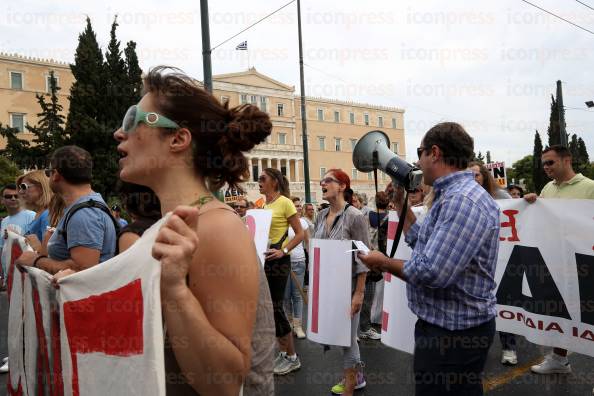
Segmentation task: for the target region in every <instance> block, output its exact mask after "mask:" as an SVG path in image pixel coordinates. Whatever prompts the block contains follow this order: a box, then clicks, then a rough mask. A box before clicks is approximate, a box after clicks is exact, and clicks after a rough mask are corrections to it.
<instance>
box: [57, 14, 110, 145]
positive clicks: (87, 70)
mask: <svg viewBox="0 0 594 396" xmlns="http://www.w3.org/2000/svg"><path fill="white" fill-rule="evenodd" d="M70 70H71V71H72V75H73V76H74V79H75V81H74V83H73V84H72V86H71V87H70V96H69V97H68V99H69V100H70V108H69V111H68V118H67V120H66V134H67V135H68V136H69V137H70V143H72V144H77V145H79V146H81V147H83V148H85V149H87V150H88V149H89V148H92V147H96V146H97V145H98V144H99V142H100V140H99V139H97V131H98V129H100V125H99V123H100V122H101V118H102V112H103V110H104V109H103V106H101V104H102V100H101V99H102V94H103V54H102V53H101V49H100V48H99V43H97V36H96V34H95V32H94V31H93V27H92V26H91V20H90V18H89V17H87V25H86V27H85V30H84V31H83V32H82V33H81V34H80V35H79V36H78V47H77V48H76V53H75V55H74V64H71V65H70Z"/></svg>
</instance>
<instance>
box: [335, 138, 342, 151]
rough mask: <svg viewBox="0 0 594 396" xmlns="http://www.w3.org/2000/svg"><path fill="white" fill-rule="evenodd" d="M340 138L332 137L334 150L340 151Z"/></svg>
mask: <svg viewBox="0 0 594 396" xmlns="http://www.w3.org/2000/svg"><path fill="white" fill-rule="evenodd" d="M341 141H342V139H341V138H334V151H340V143H341Z"/></svg>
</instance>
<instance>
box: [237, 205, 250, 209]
mask: <svg viewBox="0 0 594 396" xmlns="http://www.w3.org/2000/svg"><path fill="white" fill-rule="evenodd" d="M235 209H247V206H243V205H235Z"/></svg>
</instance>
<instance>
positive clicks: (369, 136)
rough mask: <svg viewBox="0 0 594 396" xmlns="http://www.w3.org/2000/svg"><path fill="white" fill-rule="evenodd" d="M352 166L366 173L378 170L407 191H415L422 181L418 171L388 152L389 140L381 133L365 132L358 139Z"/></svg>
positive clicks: (420, 172) (421, 173)
mask: <svg viewBox="0 0 594 396" xmlns="http://www.w3.org/2000/svg"><path fill="white" fill-rule="evenodd" d="M353 165H355V168H357V170H359V171H361V172H366V173H368V172H372V171H373V170H374V169H379V170H381V171H382V172H384V173H386V174H388V175H389V176H390V177H391V178H392V181H393V182H394V183H395V184H400V185H402V186H403V187H404V188H405V189H406V190H408V191H411V190H415V189H417V188H418V187H419V186H420V185H421V183H422V181H423V172H422V171H421V170H420V169H418V168H416V167H415V166H413V165H411V164H409V163H408V162H406V161H404V160H403V159H401V158H400V157H398V155H396V154H395V153H393V152H392V151H391V150H390V138H388V135H386V134H385V133H384V132H382V131H371V132H367V133H366V134H365V135H364V136H363V137H362V138H361V139H359V141H358V142H357V144H356V145H355V149H354V150H353Z"/></svg>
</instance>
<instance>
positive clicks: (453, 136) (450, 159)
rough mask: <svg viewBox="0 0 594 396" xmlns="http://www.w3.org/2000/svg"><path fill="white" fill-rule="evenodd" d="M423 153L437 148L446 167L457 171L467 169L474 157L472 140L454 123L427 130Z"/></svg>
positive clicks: (445, 123)
mask: <svg viewBox="0 0 594 396" xmlns="http://www.w3.org/2000/svg"><path fill="white" fill-rule="evenodd" d="M422 145H423V148H424V149H425V151H427V150H429V149H431V147H432V146H437V147H439V149H440V150H441V152H442V154H443V160H444V162H445V163H446V164H447V165H450V166H453V167H455V168H457V169H466V168H468V163H469V162H470V161H471V160H472V157H473V156H474V140H473V139H472V137H471V136H470V135H469V134H468V133H467V132H466V131H465V130H464V128H463V127H462V125H460V124H458V123H455V122H441V123H439V124H437V125H435V126H434V127H433V128H431V129H429V131H427V133H426V134H425V137H424V138H423V142H422Z"/></svg>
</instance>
